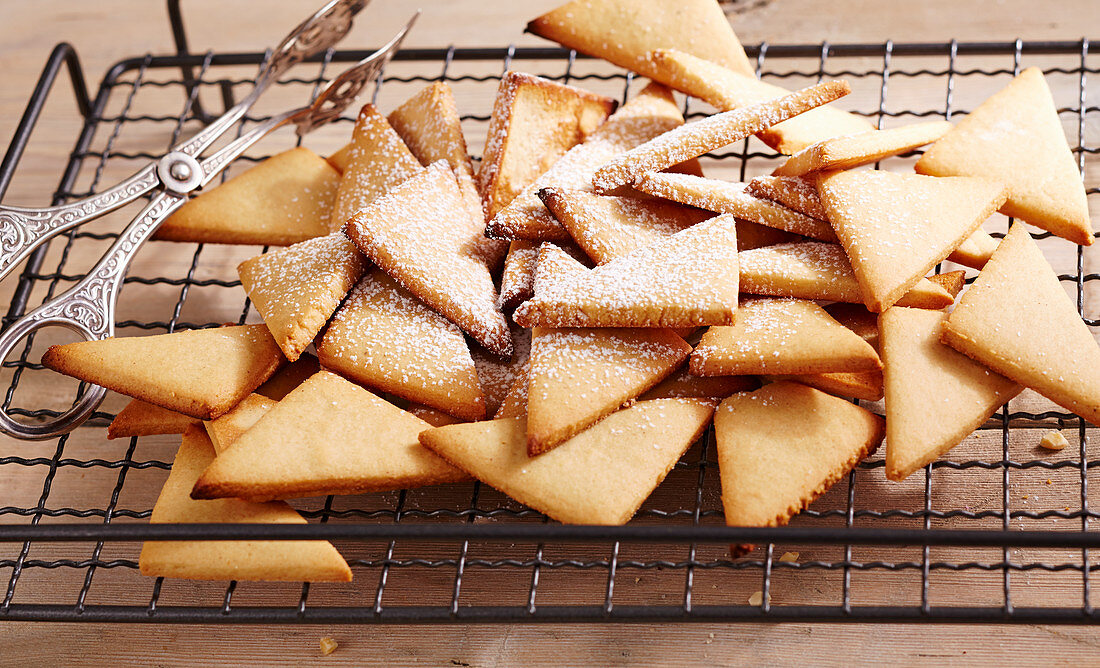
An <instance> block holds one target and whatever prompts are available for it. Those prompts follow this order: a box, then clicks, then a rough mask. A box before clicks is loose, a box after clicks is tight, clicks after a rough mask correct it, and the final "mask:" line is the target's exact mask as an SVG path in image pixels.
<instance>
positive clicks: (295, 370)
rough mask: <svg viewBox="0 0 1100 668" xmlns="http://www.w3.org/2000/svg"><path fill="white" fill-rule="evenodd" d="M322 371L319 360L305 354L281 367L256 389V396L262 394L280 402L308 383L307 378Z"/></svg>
mask: <svg viewBox="0 0 1100 668" xmlns="http://www.w3.org/2000/svg"><path fill="white" fill-rule="evenodd" d="M320 370H321V364H320V363H319V362H318V361H317V358H316V357H315V356H313V355H311V354H309V353H304V354H303V355H302V356H301V357H299V358H298V359H297V360H295V361H293V362H291V363H290V364H287V365H285V366H283V367H281V368H280V369H279V370H278V371H276V372H275V375H273V376H271V378H268V379H267V380H265V381H264V382H263V384H262V385H260V386H259V387H257V388H256V394H261V395H263V396H265V397H267V398H268V399H271V400H272V401H279V400H280V399H282V398H283V397H285V396H286V395H288V394H290V391H291V390H293V389H294V388H296V387H298V386H299V385H301V384H302V383H304V382H305V381H306V379H307V378H309V377H310V376H312V375H313V374H315V373H317V372H318V371H320Z"/></svg>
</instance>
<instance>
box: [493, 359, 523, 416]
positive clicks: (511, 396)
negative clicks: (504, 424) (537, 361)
mask: <svg viewBox="0 0 1100 668" xmlns="http://www.w3.org/2000/svg"><path fill="white" fill-rule="evenodd" d="M530 373H531V360H527V363H526V364H523V365H521V366H520V367H519V369H518V370H517V371H516V380H515V382H513V383H512V387H510V388H508V394H506V395H504V399H503V400H502V401H501V402H500V406H499V407H498V408H497V412H496V413H494V414H493V419H494V420H502V419H507V418H514V417H524V418H525V417H527V385H528V379H529V378H530Z"/></svg>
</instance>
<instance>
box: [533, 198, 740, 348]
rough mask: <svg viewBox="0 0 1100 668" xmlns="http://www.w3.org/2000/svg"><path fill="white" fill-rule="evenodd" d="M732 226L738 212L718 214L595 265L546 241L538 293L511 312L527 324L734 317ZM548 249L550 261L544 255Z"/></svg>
mask: <svg viewBox="0 0 1100 668" xmlns="http://www.w3.org/2000/svg"><path fill="white" fill-rule="evenodd" d="M735 226H736V219H735V218H734V217H733V216H730V215H721V216H717V217H715V218H711V219H710V220H707V221H705V222H702V223H699V224H698V225H694V226H692V227H689V228H687V229H686V230H684V231H682V232H678V233H676V234H674V235H672V236H671V237H665V238H664V239H661V240H660V241H658V242H656V243H653V244H650V245H649V246H643V247H642V248H639V249H637V250H635V251H634V252H633V253H630V254H629V255H624V256H622V257H620V258H618V259H616V260H612V261H611V262H608V263H607V264H604V265H600V266H598V267H596V268H595V269H591V270H589V269H585V268H584V267H583V266H582V265H581V264H580V263H578V262H576V261H574V260H572V258H570V257H569V256H568V255H566V254H565V253H564V252H562V251H557V250H556V249H554V248H553V247H552V246H549V245H544V246H543V248H542V249H540V252H539V261H538V265H537V267H536V275H535V296H534V297H532V298H531V299H529V300H528V301H527V302H525V303H523V304H521V305H520V306H519V308H517V309H516V311H515V313H514V314H513V319H514V320H515V321H516V324H518V325H520V326H522V327H535V326H539V327H692V326H699V325H728V324H732V322H733V313H734V310H735V309H736V308H737V295H738V269H737V238H736V232H735ZM547 256H550V257H551V258H552V261H550V262H544V259H545V258H547Z"/></svg>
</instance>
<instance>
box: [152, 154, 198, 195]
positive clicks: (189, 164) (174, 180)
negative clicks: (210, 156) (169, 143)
mask: <svg viewBox="0 0 1100 668" xmlns="http://www.w3.org/2000/svg"><path fill="white" fill-rule="evenodd" d="M157 176H159V177H160V180H161V182H163V183H164V187H165V188H167V189H168V190H170V191H172V192H174V193H180V194H181V195H182V194H186V193H189V192H191V191H192V190H194V189H195V188H198V187H199V186H200V185H201V184H202V167H200V166H199V163H198V161H197V160H195V159H194V158H192V157H191V156H189V155H187V154H186V153H181V152H179V151H173V152H171V153H169V154H168V155H166V156H164V157H163V158H161V159H160V162H158V163H157Z"/></svg>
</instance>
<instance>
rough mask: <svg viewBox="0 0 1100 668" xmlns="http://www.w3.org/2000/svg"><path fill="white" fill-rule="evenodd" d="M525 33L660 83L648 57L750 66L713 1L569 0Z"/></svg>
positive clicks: (743, 68)
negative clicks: (663, 54) (663, 52)
mask: <svg viewBox="0 0 1100 668" xmlns="http://www.w3.org/2000/svg"><path fill="white" fill-rule="evenodd" d="M527 32H530V33H534V34H536V35H538V36H540V37H545V38H546V39H550V40H553V41H555V42H557V43H558V44H561V45H562V46H564V47H566V48H568V49H576V50H577V51H580V52H581V53H587V54H589V55H591V56H596V57H598V58H603V59H604V60H607V61H610V62H612V63H614V64H616V65H618V66H619V67H624V68H626V69H628V70H632V71H634V72H637V73H638V74H641V75H643V76H647V77H649V78H651V79H656V80H658V81H660V80H661V74H662V71H661V69H660V68H658V67H655V65H654V63H653V61H652V59H651V58H650V56H649V54H650V52H651V51H653V50H654V49H680V50H682V51H685V52H687V53H691V54H694V55H695V56H698V57H699V58H706V59H707V60H710V61H713V62H715V63H718V64H720V65H721V66H723V67H728V68H730V69H731V70H736V71H738V72H742V73H744V74H748V75H751V74H752V73H753V67H752V65H751V64H750V63H749V59H748V58H747V57H746V56H745V50H744V49H743V48H741V42H740V41H738V39H737V35H735V34H734V32H733V28H732V27H731V26H730V23H729V20H728V19H727V18H726V16H725V14H724V13H723V12H722V9H721V7H719V5H718V3H717V2H715V1H714V0H683V1H680V2H676V3H673V4H669V3H667V2H663V1H662V0H574V1H573V2H569V3H567V4H565V5H562V6H561V7H558V8H557V9H555V10H553V11H551V12H549V13H547V14H543V15H542V16H540V17H538V18H537V19H535V20H534V21H531V22H530V23H528V24H527Z"/></svg>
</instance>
